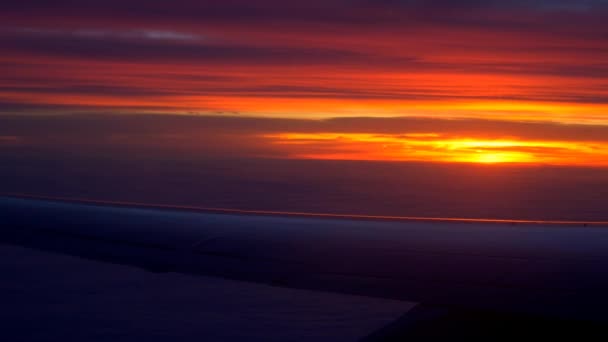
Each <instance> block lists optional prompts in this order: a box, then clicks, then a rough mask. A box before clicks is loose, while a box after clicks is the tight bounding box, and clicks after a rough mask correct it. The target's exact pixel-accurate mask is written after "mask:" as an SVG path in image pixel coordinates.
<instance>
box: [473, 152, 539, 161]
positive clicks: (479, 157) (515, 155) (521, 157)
mask: <svg viewBox="0 0 608 342" xmlns="http://www.w3.org/2000/svg"><path fill="white" fill-rule="evenodd" d="M531 159H532V158H531V156H530V155H529V154H527V153H520V152H479V153H476V154H475V155H473V156H471V159H470V160H469V161H470V162H474V163H481V164H500V163H526V162H530V161H531Z"/></svg>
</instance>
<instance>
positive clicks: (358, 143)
mask: <svg viewBox="0 0 608 342" xmlns="http://www.w3.org/2000/svg"><path fill="white" fill-rule="evenodd" d="M263 137H264V138H265V139H268V140H270V141H271V142H272V143H273V144H274V145H275V146H278V147H279V148H281V149H283V150H284V151H286V152H287V154H288V155H289V156H291V157H293V158H303V159H342V160H387V161H431V162H460V163H479V164H505V163H522V164H543V163H547V164H559V165H581V164H585V165H608V143H590V142H571V141H525V140H517V139H494V140H492V139H475V138H460V137H450V136H443V135H441V134H437V133H416V134H369V133H279V134H269V135H264V136H263Z"/></svg>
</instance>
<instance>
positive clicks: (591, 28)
mask: <svg viewBox="0 0 608 342" xmlns="http://www.w3.org/2000/svg"><path fill="white" fill-rule="evenodd" d="M0 13H2V22H1V23H0V50H1V51H2V53H1V54H0V115H1V116H0V149H14V148H18V147H21V148H26V147H27V148H34V147H36V148H50V149H52V148H57V149H62V148H63V149H64V150H65V149H79V148H84V147H83V146H85V147H87V146H88V147H91V148H94V150H95V151H99V150H103V149H112V148H121V147H124V148H127V149H128V148H131V147H133V146H146V147H147V148H149V149H158V150H163V149H174V150H176V151H177V150H179V151H182V150H188V151H196V152H197V153H201V154H202V155H227V154H229V155H236V156H243V157H272V158H288V159H289V158H291V159H323V160H380V161H416V162H441V163H446V162H447V163H463V162H464V163H482V164H503V163H518V164H531V165H539V164H542V165H544V164H552V165H574V166H582V167H598V166H599V167H605V166H608V63H606V61H608V20H607V19H608V1H603V0H588V1H586V0H579V1H567V0H555V1H551V0H537V1H523V0H513V1H509V0H507V1H479V0H462V1H447V0H429V1H422V0H379V1H370V0H323V1H321V0H309V1H305V2H293V1H278V0H262V1H246V0H224V1H194V0H190V1H189V0H184V1H171V2H166V1H151V0H146V1H143V0H132V1H115V0H106V1H67V0H66V1H62V0H57V1H53V2H48V1H19V2H4V3H1V4H0Z"/></svg>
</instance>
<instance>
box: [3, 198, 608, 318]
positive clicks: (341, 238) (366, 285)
mask: <svg viewBox="0 0 608 342" xmlns="http://www.w3.org/2000/svg"><path fill="white" fill-rule="evenodd" d="M606 228H607V227H605V226H602V225H601V224H599V225H583V224H579V223H574V222H572V223H570V224H563V225H557V224H546V223H534V222H511V223H505V222H503V223H497V222H465V221H423V220H422V221H411V220H390V219H385V220H380V219H365V218H357V219H348V218H334V217H322V216H310V217H301V216H297V215H296V216H293V215H292V216H280V215H251V214H243V213H239V212H204V211H193V210H183V209H179V208H156V207H135V206H133V207H131V206H126V205H112V204H103V203H79V202H69V201H53V200H41V199H28V198H15V197H0V242H3V243H9V244H17V245H22V246H26V247H31V248H37V249H42V250H47V251H56V252H60V253H66V254H70V255H77V256H81V257H85V258H91V259H96V260H102V261H107V262H112V263H120V264H128V265H134V266H138V267H143V268H146V269H148V270H152V271H158V272H182V273H188V274H197V275H211V276H218V277H225V278H230V279H236V280H244V281H250V282H257V283H266V284H271V285H275V286H282V287H290V288H298V289H310V290H318V291H330V292H339V293H347V294H356V295H364V296H372V297H383V298H391V299H400V300H408V301H414V302H421V303H425V304H430V305H437V306H446V307H458V308H466V309H474V310H492V311H500V312H509V313H525V314H540V315H547V316H552V317H557V318H566V319H587V320H594V321H605V320H607V319H608V310H606V307H608V292H607V291H606V289H607V288H608V229H606Z"/></svg>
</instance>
